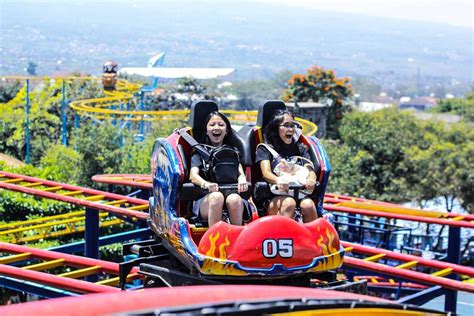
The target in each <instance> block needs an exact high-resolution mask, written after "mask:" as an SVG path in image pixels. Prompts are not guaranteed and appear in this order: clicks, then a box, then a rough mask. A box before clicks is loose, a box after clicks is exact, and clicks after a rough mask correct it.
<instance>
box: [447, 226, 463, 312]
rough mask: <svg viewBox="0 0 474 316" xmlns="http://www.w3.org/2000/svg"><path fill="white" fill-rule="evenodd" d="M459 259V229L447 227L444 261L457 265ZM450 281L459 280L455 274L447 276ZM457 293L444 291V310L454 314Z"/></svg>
mask: <svg viewBox="0 0 474 316" xmlns="http://www.w3.org/2000/svg"><path fill="white" fill-rule="evenodd" d="M460 259H461V229H460V228H459V227H452V226H450V227H449V235H448V257H447V258H446V261H448V262H451V263H455V264H459V262H460ZM449 278H450V279H453V280H459V276H458V275H457V274H453V275H451V276H449ZM457 300H458V292H457V291H455V290H448V291H446V298H445V300H444V310H445V311H450V312H453V313H456V305H457Z"/></svg>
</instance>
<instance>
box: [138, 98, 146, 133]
mask: <svg viewBox="0 0 474 316" xmlns="http://www.w3.org/2000/svg"><path fill="white" fill-rule="evenodd" d="M144 102H145V92H144V91H141V93H140V105H139V110H140V111H143V108H144V106H145V105H144ZM144 132H145V121H144V120H143V115H142V120H141V121H140V134H142V135H143V134H144Z"/></svg>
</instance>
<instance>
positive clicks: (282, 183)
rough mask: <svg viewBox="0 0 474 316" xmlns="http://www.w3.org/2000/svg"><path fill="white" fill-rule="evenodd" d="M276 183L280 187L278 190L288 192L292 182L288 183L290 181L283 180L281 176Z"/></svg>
mask: <svg viewBox="0 0 474 316" xmlns="http://www.w3.org/2000/svg"><path fill="white" fill-rule="evenodd" d="M276 185H277V187H278V191H284V192H288V190H289V189H290V184H289V183H288V181H286V180H283V179H281V178H278V182H277V183H276Z"/></svg>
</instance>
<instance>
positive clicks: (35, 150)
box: [0, 79, 99, 164]
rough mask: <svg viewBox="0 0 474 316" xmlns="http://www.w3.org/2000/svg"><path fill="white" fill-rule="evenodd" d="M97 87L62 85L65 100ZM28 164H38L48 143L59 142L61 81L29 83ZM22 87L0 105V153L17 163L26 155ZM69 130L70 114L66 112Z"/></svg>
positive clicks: (74, 83)
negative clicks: (64, 89) (0, 120)
mask: <svg viewBox="0 0 474 316" xmlns="http://www.w3.org/2000/svg"><path fill="white" fill-rule="evenodd" d="M98 89H99V85H98V84H97V83H96V82H94V81H83V80H74V81H70V82H67V83H66V93H67V94H68V96H66V97H67V98H77V99H80V98H87V97H91V96H93V95H97V91H98ZM29 95H30V137H31V145H30V146H31V147H30V154H31V162H32V163H33V164H35V163H37V162H39V160H40V159H41V157H42V156H43V155H44V153H45V152H47V151H48V150H49V148H50V147H51V146H52V144H55V143H58V142H59V140H60V139H61V102H62V98H63V97H62V81H61V80H54V79H53V80H49V79H45V80H43V81H40V82H37V81H34V82H31V85H30V92H29ZM25 104H26V88H25V85H24V86H23V87H22V89H21V90H20V91H19V92H18V93H17V94H16V96H15V97H14V98H13V99H12V100H10V101H9V102H8V103H6V104H0V117H1V118H2V123H1V124H0V152H2V153H5V154H8V155H11V156H13V157H15V158H18V159H20V160H24V159H25V155H26V105H25ZM66 115H67V121H68V122H69V126H68V130H71V128H72V124H73V121H74V114H73V113H72V111H71V110H70V109H68V110H67V112H66Z"/></svg>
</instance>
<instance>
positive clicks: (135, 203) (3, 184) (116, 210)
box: [0, 171, 148, 219]
mask: <svg viewBox="0 0 474 316" xmlns="http://www.w3.org/2000/svg"><path fill="white" fill-rule="evenodd" d="M0 176H2V177H3V178H7V179H8V180H4V181H2V180H0V188H3V189H7V190H11V191H16V192H22V193H26V194H31V195H34V196H39V197H44V198H49V199H53V200H57V201H63V202H67V203H71V204H74V205H79V206H84V207H88V208H91V209H95V210H98V211H107V212H110V213H113V214H118V215H124V216H128V217H132V218H138V219H146V218H147V214H146V213H144V212H138V211H134V210H130V209H127V208H123V207H118V206H114V205H108V204H103V203H98V202H94V201H89V200H87V198H90V197H102V196H103V198H102V199H103V200H108V202H107V203H110V202H111V201H112V202H113V201H123V204H129V205H131V208H134V207H140V208H142V206H147V205H148V201H146V200H142V199H136V198H131V197H127V196H123V195H119V194H114V193H109V192H105V191H99V190H93V189H88V188H83V187H79V186H74V185H69V184H65V183H59V182H54V181H49V180H43V179H39V178H34V177H29V176H24V175H19V174H14V173H9V172H4V171H0ZM7 181H15V182H14V183H12V182H7ZM24 182H26V184H23V185H21V184H18V183H24ZM35 184H37V185H35ZM33 185H35V186H33ZM38 186H42V187H46V189H44V188H43V189H37V188H36V187H38ZM48 188H59V189H57V191H59V190H63V191H68V192H78V194H81V195H86V197H85V198H78V197H72V196H67V195H64V194H59V193H55V192H49V191H47V190H48ZM66 194H67V192H66ZM144 208H146V207H144Z"/></svg>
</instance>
